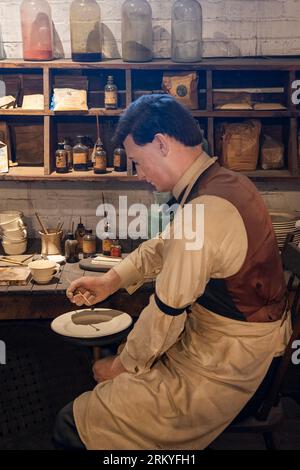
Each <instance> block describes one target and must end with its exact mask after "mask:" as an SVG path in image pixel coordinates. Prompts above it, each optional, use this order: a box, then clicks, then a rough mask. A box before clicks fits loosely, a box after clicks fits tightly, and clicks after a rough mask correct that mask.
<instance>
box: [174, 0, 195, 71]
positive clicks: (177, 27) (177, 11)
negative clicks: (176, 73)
mask: <svg viewBox="0 0 300 470" xmlns="http://www.w3.org/2000/svg"><path fill="white" fill-rule="evenodd" d="M171 31H172V33H171V38H172V39H171V41H172V60H173V61H174V62H198V61H199V60H201V59H202V9H201V6H200V4H199V3H198V1H197V0H176V1H175V3H174V5H173V8H172V26H171Z"/></svg>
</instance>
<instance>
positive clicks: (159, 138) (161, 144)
mask: <svg viewBox="0 0 300 470" xmlns="http://www.w3.org/2000/svg"><path fill="white" fill-rule="evenodd" d="M154 143H155V145H157V148H158V149H159V151H160V152H161V154H162V156H163V157H166V156H167V155H168V153H169V150H170V148H169V142H168V139H167V138H166V136H165V135H164V134H155V137H154Z"/></svg>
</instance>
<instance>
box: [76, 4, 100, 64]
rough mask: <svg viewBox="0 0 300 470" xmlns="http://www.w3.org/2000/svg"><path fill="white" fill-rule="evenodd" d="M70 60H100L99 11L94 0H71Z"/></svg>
mask: <svg viewBox="0 0 300 470" xmlns="http://www.w3.org/2000/svg"><path fill="white" fill-rule="evenodd" d="M70 27H71V49H72V60H74V61H75V62H98V61H100V60H102V32H101V12H100V7H99V5H98V3H97V2H96V0H73V2H72V3H71V7H70Z"/></svg>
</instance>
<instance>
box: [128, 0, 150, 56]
mask: <svg viewBox="0 0 300 470" xmlns="http://www.w3.org/2000/svg"><path fill="white" fill-rule="evenodd" d="M152 57H153V32H152V9H151V6H150V5H149V3H148V2H147V0H126V1H125V2H124V3H123V5H122V58H123V60H124V61H125V62H149V61H150V60H152Z"/></svg>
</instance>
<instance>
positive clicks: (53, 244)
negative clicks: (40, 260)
mask: <svg viewBox="0 0 300 470" xmlns="http://www.w3.org/2000/svg"><path fill="white" fill-rule="evenodd" d="M35 215H36V217H37V220H38V222H39V224H40V226H41V230H40V231H39V234H40V236H41V242H42V248H41V254H42V255H46V256H47V255H61V254H62V249H61V241H62V236H63V230H62V226H63V222H62V223H58V224H57V226H56V228H55V229H49V228H47V227H46V226H45V224H44V223H43V222H42V220H41V218H40V217H39V215H38V214H37V213H36V214H35Z"/></svg>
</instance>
